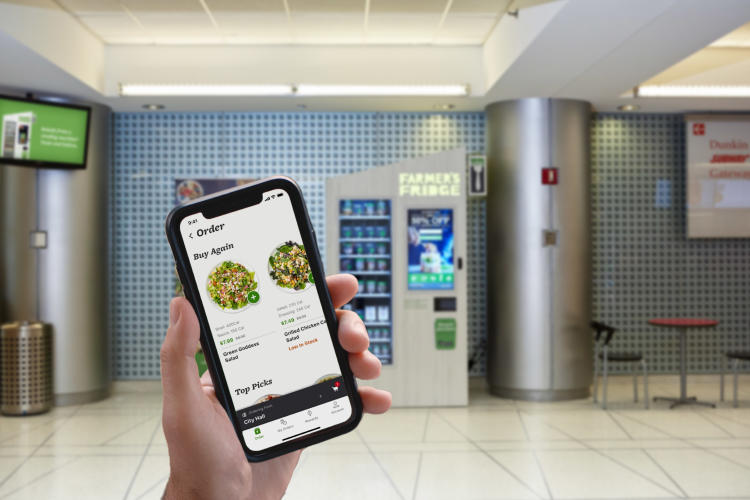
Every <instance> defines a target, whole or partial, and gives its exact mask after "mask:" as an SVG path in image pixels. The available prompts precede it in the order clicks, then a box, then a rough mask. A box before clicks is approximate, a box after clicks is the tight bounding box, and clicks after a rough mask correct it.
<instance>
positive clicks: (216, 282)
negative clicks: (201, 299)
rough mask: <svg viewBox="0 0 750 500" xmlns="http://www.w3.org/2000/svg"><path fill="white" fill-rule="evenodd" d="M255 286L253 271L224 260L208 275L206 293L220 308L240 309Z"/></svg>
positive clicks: (246, 302)
mask: <svg viewBox="0 0 750 500" xmlns="http://www.w3.org/2000/svg"><path fill="white" fill-rule="evenodd" d="M256 288H258V282H257V281H256V280H255V273H254V272H251V271H248V270H247V268H246V267H245V266H243V265H242V264H238V263H236V262H231V261H228V260H225V261H224V262H222V263H221V264H219V265H218V266H216V268H215V269H214V270H213V271H211V274H209V275H208V295H209V296H210V297H211V299H212V300H213V301H214V302H216V304H217V305H218V306H219V307H221V308H222V309H242V308H243V307H245V306H246V305H248V304H249V303H250V302H249V299H248V294H249V293H250V292H252V291H253V290H255V289H256Z"/></svg>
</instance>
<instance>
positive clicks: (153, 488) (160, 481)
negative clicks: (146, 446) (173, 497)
mask: <svg viewBox="0 0 750 500" xmlns="http://www.w3.org/2000/svg"><path fill="white" fill-rule="evenodd" d="M168 478H169V457H168V456H147V457H145V458H144V459H143V463H141V466H140V468H139V469H138V472H137V473H136V475H135V478H134V479H133V481H132V484H130V492H129V493H128V497H127V498H128V500H135V499H140V498H142V497H144V496H147V495H150V494H152V493H156V494H157V495H158V497H159V498H160V497H161V494H162V493H164V486H165V485H166V483H167V479H168Z"/></svg>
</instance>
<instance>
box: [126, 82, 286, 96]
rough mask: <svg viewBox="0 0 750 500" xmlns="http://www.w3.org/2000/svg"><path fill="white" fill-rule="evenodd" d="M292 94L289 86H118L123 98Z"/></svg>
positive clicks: (128, 84) (135, 84)
mask: <svg viewBox="0 0 750 500" xmlns="http://www.w3.org/2000/svg"><path fill="white" fill-rule="evenodd" d="M292 92H293V89H292V86H291V85H209V84H206V85H203V84H185V85H168V84H137V83H121V84H120V95H123V96H268V95H292Z"/></svg>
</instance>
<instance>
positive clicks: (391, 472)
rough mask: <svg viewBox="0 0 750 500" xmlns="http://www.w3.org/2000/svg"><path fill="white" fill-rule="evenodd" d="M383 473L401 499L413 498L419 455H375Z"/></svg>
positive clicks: (420, 458)
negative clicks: (386, 475) (388, 478)
mask: <svg viewBox="0 0 750 500" xmlns="http://www.w3.org/2000/svg"><path fill="white" fill-rule="evenodd" d="M375 456H376V457H377V459H378V461H379V462H380V464H381V465H382V466H383V469H385V472H386V473H387V474H388V476H390V478H391V480H393V484H394V485H395V486H396V489H397V490H398V492H399V493H400V494H401V496H402V497H403V498H410V499H411V498H414V490H415V487H416V485H417V475H418V470H419V468H420V465H421V464H420V462H421V460H422V457H421V453H418V452H405V453H375Z"/></svg>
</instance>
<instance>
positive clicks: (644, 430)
mask: <svg viewBox="0 0 750 500" xmlns="http://www.w3.org/2000/svg"><path fill="white" fill-rule="evenodd" d="M649 411H650V410H639V411H629V412H622V413H618V412H616V411H610V412H609V414H610V416H611V417H612V419H613V420H614V421H615V422H617V423H618V424H619V425H620V426H621V427H622V428H623V430H624V431H625V432H626V433H627V434H628V436H630V437H631V438H632V439H669V434H667V433H665V432H663V431H660V430H659V429H656V428H654V427H652V426H650V425H646V424H645V423H642V422H640V421H639V420H638V419H636V418H634V417H636V416H640V417H642V418H643V421H644V422H646V423H648V421H649V420H648V413H649Z"/></svg>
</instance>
